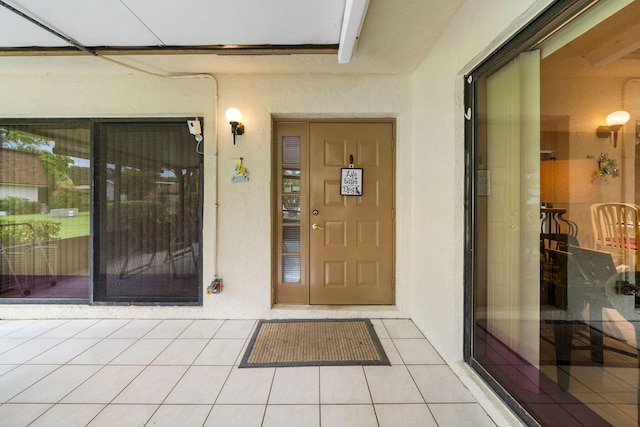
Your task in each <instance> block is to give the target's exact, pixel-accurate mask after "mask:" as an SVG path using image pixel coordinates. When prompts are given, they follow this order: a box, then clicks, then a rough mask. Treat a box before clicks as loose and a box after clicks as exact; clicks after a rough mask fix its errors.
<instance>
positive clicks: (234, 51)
mask: <svg viewBox="0 0 640 427" xmlns="http://www.w3.org/2000/svg"><path fill="white" fill-rule="evenodd" d="M88 49H90V50H91V52H92V53H93V54H94V55H98V56H102V55H110V56H113V55H237V56H242V55H254V56H258V55H302V54H307V55H335V53H336V51H337V50H338V45H334V44H330V45H262V46H258V45H251V46H238V45H234V46H222V45H216V46H127V47H125V46H90V47H88ZM80 54H82V55H83V53H82V52H80V51H78V50H77V49H76V48H74V47H71V46H67V47H1V46H0V57H2V56H73V55H80Z"/></svg>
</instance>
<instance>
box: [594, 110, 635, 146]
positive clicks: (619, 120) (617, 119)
mask: <svg viewBox="0 0 640 427" xmlns="http://www.w3.org/2000/svg"><path fill="white" fill-rule="evenodd" d="M630 118H631V115H630V114H629V113H627V112H626V111H614V112H613V113H611V114H609V115H608V116H607V118H606V120H605V121H606V122H607V125H606V126H598V129H596V135H598V138H609V141H611V135H613V147H614V148H615V147H617V145H618V132H619V131H620V129H622V126H624V125H625V124H626V123H627V122H628V121H629V119H630Z"/></svg>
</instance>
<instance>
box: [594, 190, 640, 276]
mask: <svg viewBox="0 0 640 427" xmlns="http://www.w3.org/2000/svg"><path fill="white" fill-rule="evenodd" d="M639 218H640V206H638V205H635V204H632V203H596V204H593V205H591V224H592V226H593V247H594V249H597V250H602V251H607V252H611V253H612V254H614V258H617V259H618V260H619V261H620V262H621V263H622V264H624V265H626V266H628V267H629V268H631V269H635V266H636V250H637V237H638V236H639V235H640V232H639V231H640V225H639V224H638V220H639Z"/></svg>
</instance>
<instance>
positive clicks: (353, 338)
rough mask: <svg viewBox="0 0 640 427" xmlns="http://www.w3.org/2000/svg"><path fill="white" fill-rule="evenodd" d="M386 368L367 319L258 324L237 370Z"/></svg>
mask: <svg viewBox="0 0 640 427" xmlns="http://www.w3.org/2000/svg"><path fill="white" fill-rule="evenodd" d="M389 364H390V363H389V359H388V358H387V355H386V354H385V352H384V349H383V348H382V344H380V340H379V339H378V336H377V335H376V332H375V331H374V329H373V325H372V324H371V321H370V320H368V319H338V320H335V319H323V320H261V321H260V322H259V323H258V326H257V327H256V330H255V332H254V334H253V337H252V338H251V341H250V342H249V346H248V348H247V351H246V352H245V354H244V356H243V357H242V362H241V363H240V365H239V367H240V368H260V367H282V366H337V365H389Z"/></svg>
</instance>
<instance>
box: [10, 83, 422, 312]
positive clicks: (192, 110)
mask: <svg viewBox="0 0 640 427" xmlns="http://www.w3.org/2000/svg"><path fill="white" fill-rule="evenodd" d="M0 93H3V98H4V99H11V100H12V102H10V103H0V117H7V118H28V117H157V116H159V117H176V116H177V117H181V116H182V117H185V116H186V117H191V116H203V117H204V138H205V140H204V150H205V153H206V154H205V177H204V180H205V184H204V185H205V187H204V192H205V194H204V216H203V219H204V221H203V222H204V228H203V236H204V239H203V242H204V248H203V257H204V258H203V259H204V270H203V278H204V284H205V286H206V285H207V284H208V283H209V282H210V281H211V280H212V278H213V277H214V275H215V274H218V275H220V276H221V277H222V278H223V281H224V290H223V292H222V293H221V294H219V295H205V296H204V304H203V307H142V306H133V307H117V306H116V307H104V306H99V307H92V306H86V305H29V306H14V305H10V306H9V305H5V306H3V307H2V311H3V316H4V317H72V316H73V317H97V316H123V317H126V316H130V317H134V316H135V317H163V318H174V317H180V316H189V317H206V318H269V317H317V316H321V317H338V316H340V317H346V316H371V317H408V316H409V312H408V305H409V304H408V301H409V293H410V270H411V262H410V260H411V255H410V251H409V247H410V244H409V243H410V239H411V235H412V234H411V233H410V231H409V230H410V226H409V225H410V216H409V212H410V208H409V207H410V195H411V194H410V191H411V183H412V181H411V171H410V156H409V154H410V145H411V115H410V111H411V93H410V79H409V77H408V76H405V77H394V76H373V75H371V76H336V75H308V76H298V75H278V76H276V75H220V76H215V79H214V78H207V77H196V78H177V79H172V78H161V77H154V76H147V75H141V74H138V73H133V74H127V75H97V76H61V75H38V76H11V75H10V76H3V78H2V79H1V80H0ZM232 105H233V106H235V107H237V108H239V109H240V110H241V111H242V113H243V118H242V122H243V123H244V124H245V126H246V131H245V134H244V135H242V136H239V137H238V138H237V145H236V146H234V145H233V144H232V135H231V133H230V127H229V125H228V124H227V123H226V120H225V118H224V111H225V110H226V109H227V108H228V107H229V106H232ZM273 117H309V118H311V117H321V118H327V117H363V118H364V117H366V118H370V117H392V118H396V119H397V133H396V136H397V154H396V158H397V170H398V172H397V175H398V178H397V181H398V185H397V188H398V193H397V202H396V203H397V206H396V209H397V215H396V217H397V242H398V244H397V247H398V249H397V260H398V261H397V288H396V302H397V304H396V306H395V307H379V308H355V309H350V308H341V309H338V310H335V309H326V308H325V309H323V310H321V311H319V310H317V309H315V308H303V309H290V308H286V307H285V308H278V309H276V310H272V309H271V305H270V289H271V283H270V277H271V273H270V268H271V258H270V251H271V249H270V248H271V243H270V242H271V240H270V239H271V223H270V221H271V216H270V215H271V214H270V192H271V187H270V186H271V182H270V176H271V175H270V167H271V127H272V118H273ZM216 121H218V123H219V129H218V131H217V132H216ZM185 126H186V124H185ZM216 134H217V138H216ZM194 144H195V141H194ZM216 145H217V150H218V156H216V155H215V152H216ZM239 157H242V158H243V159H244V161H243V165H244V166H245V167H246V168H247V169H248V171H249V177H250V181H249V182H246V183H240V184H232V183H231V171H232V168H233V163H234V161H235V160H236V159H237V158H239ZM216 205H217V206H218V207H217V209H216ZM216 247H217V250H216ZM216 254H217V259H216Z"/></svg>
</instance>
